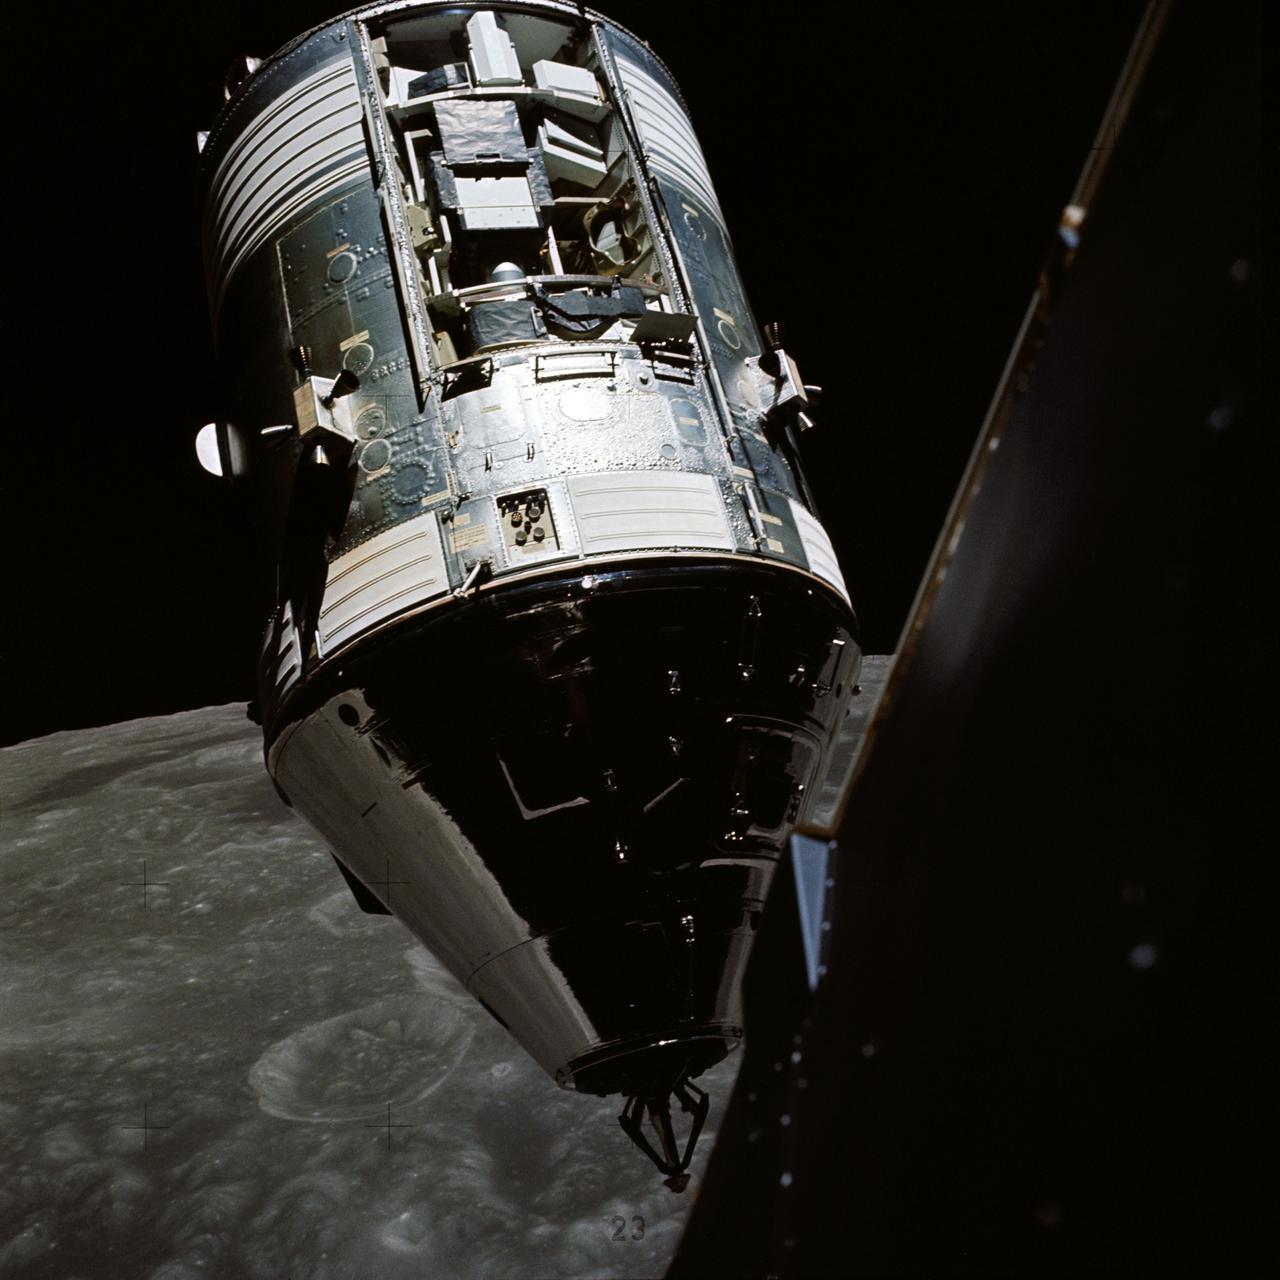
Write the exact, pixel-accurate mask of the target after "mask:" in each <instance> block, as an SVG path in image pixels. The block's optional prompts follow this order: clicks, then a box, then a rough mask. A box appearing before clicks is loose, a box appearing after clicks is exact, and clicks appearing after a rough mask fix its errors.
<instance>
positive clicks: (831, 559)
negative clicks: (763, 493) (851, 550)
mask: <svg viewBox="0 0 1280 1280" xmlns="http://www.w3.org/2000/svg"><path fill="white" fill-rule="evenodd" d="M790 502H791V514H792V515H793V516H794V517H795V521H796V528H797V529H798V530H799V531H800V541H801V543H802V544H803V546H804V554H805V556H806V558H807V559H808V561H809V570H810V572H811V573H816V574H817V575H818V577H819V578H825V579H826V581H828V582H829V583H831V585H832V586H833V587H835V589H836V590H837V591H838V592H839V593H840V594H841V595H842V596H844V598H845V600H846V601H847V600H848V599H849V592H848V589H847V588H846V587H845V585H844V575H843V574H842V573H841V572H840V562H839V560H837V559H836V551H835V548H834V547H833V546H832V545H831V539H830V538H829V537H827V531H826V530H825V529H824V528H823V527H822V525H820V524H819V523H818V521H817V520H815V519H814V518H813V516H811V515H810V514H809V512H808V511H806V510H805V509H804V507H802V506H801V505H800V504H799V503H798V502H796V500H795V499H794V498H792V499H790Z"/></svg>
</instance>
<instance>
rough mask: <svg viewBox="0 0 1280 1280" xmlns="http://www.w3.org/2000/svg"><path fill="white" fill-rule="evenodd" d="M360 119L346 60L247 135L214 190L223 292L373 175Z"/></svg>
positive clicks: (214, 240)
mask: <svg viewBox="0 0 1280 1280" xmlns="http://www.w3.org/2000/svg"><path fill="white" fill-rule="evenodd" d="M360 121H361V106H360V92H359V89H358V88H357V87H356V77H355V70H354V68H353V67H352V65H351V59H350V58H346V57H344V58H342V59H340V60H339V61H337V62H334V63H330V64H329V65H328V66H326V67H322V68H321V69H320V70H319V71H316V72H314V73H313V74H312V75H310V76H308V77H307V78H306V79H305V80H303V81H301V82H300V83H299V84H297V85H295V86H294V87H293V88H292V89H291V90H290V91H289V92H288V93H287V94H285V95H284V96H283V97H281V98H279V99H277V100H276V101H275V102H273V103H272V104H271V106H269V107H268V108H267V109H266V110H265V111H263V112H262V113H261V114H259V115H258V116H257V117H256V118H255V119H254V120H253V121H252V122H251V123H250V124H249V125H248V126H247V127H246V128H245V129H244V131H243V132H242V133H241V135H240V137H239V138H237V139H236V141H235V142H234V144H232V146H231V147H230V148H229V149H228V151H227V154H226V155H225V156H224V157H223V158H222V161H221V163H220V164H219V166H218V170H217V172H216V173H215V174H214V176H213V179H212V181H211V182H210V184H209V203H208V211H207V213H206V225H205V253H206V256H207V267H208V271H209V278H210V280H211V281H215V282H216V285H217V288H218V289H219V290H221V289H225V287H226V282H227V280H228V279H229V278H230V277H231V275H232V273H233V272H234V271H235V269H236V268H237V267H238V266H239V265H240V263H241V262H243V261H244V259H245V258H246V257H248V255H249V254H250V253H252V252H253V250H254V249H256V248H257V247H258V245H260V244H262V243H263V241H264V240H266V239H267V238H268V237H269V236H271V235H272V234H273V233H274V232H276V231H278V230H279V229H280V228H281V227H283V226H284V225H285V224H286V223H287V222H289V220H290V219H291V218H294V217H296V216H297V215H298V213H300V212H301V211H302V210H303V209H306V208H307V207H309V206H310V205H312V204H314V203H315V202H316V201H318V200H320V199H321V198H322V197H323V196H324V195H326V194H327V193H328V192H330V191H332V190H334V189H336V188H337V187H339V186H341V185H342V184H343V183H344V182H347V181H349V180H350V179H351V178H352V177H354V176H355V175H356V174H359V173H361V172H364V171H367V170H368V167H369V160H368V156H367V154H366V151H365V144H364V133H363V131H362V129H361V124H360ZM217 296H219V297H220V294H219V295H217Z"/></svg>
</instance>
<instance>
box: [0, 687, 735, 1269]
mask: <svg viewBox="0 0 1280 1280" xmlns="http://www.w3.org/2000/svg"><path fill="white" fill-rule="evenodd" d="M0 804H2V806H3V808H2V809H0V815H2V816H0V824H2V825H0V847H2V849H3V853H2V854H0V857H2V859H3V862H2V865H3V873H4V886H5V891H4V895H3V900H2V901H0V922H2V924H3V929H2V931H0V948H2V950H0V959H2V961H3V969H2V970H0V975H2V976H0V993H2V994H0V999H2V1001H3V1008H4V1016H3V1020H2V1022H0V1037H2V1038H0V1046H2V1049H3V1067H2V1069H3V1079H4V1084H5V1088H4V1090H3V1101H0V1119H2V1120H3V1130H4V1135H5V1136H4V1144H3V1147H4V1154H3V1157H2V1161H3V1178H2V1180H0V1241H2V1243H0V1274H2V1275H4V1276H6V1277H8V1278H9V1280H16V1278H17V1277H28V1276H30V1277H36V1276H40V1277H43V1276H50V1277H60V1278H67V1280H72V1278H77V1277H83V1278H85V1280H88V1278H90V1277H103V1276H110V1277H113V1278H114V1277H139V1278H142V1280H187V1278H188V1277H191V1278H194V1277H233V1278H235V1280H285V1278H286V1277H290V1278H292V1280H330V1278H331V1280H346V1278H348V1277H351V1278H359V1280H400V1278H402V1277H403V1278H404V1280H409V1278H412V1280H424V1277H430V1278H431V1280H451V1278H452V1277H460V1278H465V1277H477V1278H478V1280H479V1278H483V1280H499V1278H500V1277H517V1278H518V1280H533V1278H535V1277H573V1278H575V1280H576V1278H578V1277H588V1276H589V1277H607V1276H626V1277H641V1276H660V1275H661V1274H662V1273H663V1272H664V1271H665V1269H666V1266H667V1263H668V1261H669V1259H670V1257H671V1254H672V1252H673V1250H674V1248H675V1244H676V1241H677V1239H678V1236H679V1233H680V1231H681V1229H682V1227H683V1223H684V1217H685V1215H686V1214H687V1212H688V1210H689V1206H690V1204H691V1201H692V1195H693V1194H696V1189H697V1186H698V1183H699V1180H700V1178H701V1175H702V1171H703V1169H704V1167H705V1163H706V1159H707V1156H708V1153H709V1151H710V1148H711V1144H712V1140H713V1138H714V1131H715V1127H716V1123H717V1119H718V1115H719V1114H720V1113H722V1111H723V1107H724V1105H725V1103H726V1102H727V1099H728V1095H729V1092H730V1090H731V1088H732V1084H733V1078H734V1074H735V1072H736V1070H737V1062H736V1055H731V1057H730V1058H729V1059H728V1060H726V1061H725V1062H724V1063H722V1064H721V1065H720V1066H719V1067H717V1068H715V1069H714V1070H712V1071H710V1072H708V1073H706V1074H705V1075H704V1076H702V1077H701V1078H700V1081H699V1083H700V1084H701V1085H702V1086H703V1087H705V1088H708V1089H709V1090H710V1092H711V1096H712V1111H711V1118H710V1120H709V1122H708V1130H707V1132H706V1134H705V1135H704V1137H703V1139H702V1141H701V1143H700V1149H699V1155H698V1157H697V1158H696V1159H695V1162H694V1166H693V1180H692V1182H691V1187H690V1194H686V1195H683V1196H675V1195H673V1194H672V1193H671V1192H670V1191H668V1190H667V1189H666V1188H665V1187H664V1186H662V1184H661V1181H660V1178H659V1176H658V1174H657V1172H656V1170H654V1169H653V1168H652V1167H651V1166H650V1165H649V1164H648V1162H647V1161H645V1160H644V1158H643V1157H642V1156H641V1155H640V1154H639V1153H638V1152H637V1151H635V1150H634V1149H633V1148H632V1146H631V1144H630V1143H629V1142H628V1140H627V1138H626V1136H625V1135H624V1134H623V1133H622V1131H621V1130H620V1129H619V1128H618V1124H617V1120H616V1116H617V1112H618V1110H619V1107H620V1100H618V1099H596V1098H591V1097H584V1096H579V1095H576V1094H571V1093H566V1092H564V1091H562V1090H560V1089H558V1088H557V1087H556V1086H555V1085H554V1084H553V1083H552V1081H551V1080H549V1079H548V1078H547V1077H546V1076H545V1075H544V1074H543V1073H542V1071H541V1070H540V1069H539V1068H538V1067H536V1066H535V1065H534V1063H533V1062H532V1061H531V1060H530V1059H529V1058H527V1057H526V1056H525V1054H524V1052H523V1050H521V1049H520V1048H519V1046H518V1045H516V1043H515V1042H514V1041H513V1040H512V1039H511V1038H510V1037H509V1036H508V1034H507V1033H506V1032H505V1031H504V1030H503V1029H502V1027H501V1026H499V1025H498V1024H497V1023H496V1022H494V1021H492V1020H491V1019H490V1018H489V1016H488V1015H487V1014H485V1013H484V1011H483V1010H482V1009H481V1008H480V1007H479V1006H478V1005H477V1004H475V1003H474V1002H473V1001H472V1000H471V999H470V998H469V997H467V995H466V994H465V993H464V991H463V990H462V988H461V987H460V986H459V985H458V983H456V982H455V981H454V979H453V978H451V977H450V976H449V975H448V974H447V973H446V972H445V971H444V970H443V969H442V968H441V967H440V966H439V964H437V962H436V961H435V960H434V959H433V958H432V957H431V956H430V954H429V953H428V952H426V951H425V950H424V949H423V948H422V947H421V946H419V945H418V944H417V943H416V942H415V941H414V940H413V938H412V937H411V936H410V935H409V933H408V932H407V931H406V930H405V929H404V927H403V926H402V925H400V924H399V923H398V922H397V921H395V920H393V919H391V918H390V917H386V916H366V915H364V914H363V913H362V912H361V911H360V910H359V908H358V907H357V906H356V905H355V903H354V901H353V900H352V898H351V895H350V893H349V891H348V890H347V888H346V886H345V884H344V883H343V882H342V879H341V877H340V875H339V873H338V870H337V868H336V867H335V866H334V863H333V861H332V859H331V858H330V856H329V854H328V851H327V850H326V848H325V846H324V845H323V844H322V843H321V842H320V841H319V840H318V838H317V837H316V836H314V835H313V834H312V833H311V831H310V830H309V829H308V828H307V827H305V826H304V825H303V824H302V823H301V821H300V820H298V819H296V818H295V817H294V816H293V815H292V814H291V813H290V812H289V811H288V810H287V809H286V808H285V807H284V806H283V805H282V804H281V802H280V801H279V800H278V799H277V797H276V795H275V793H274V791H273V790H272V787H271V784H270V782H269V781H268V779H267V776H266V773H265V771H264V769H263V766H262V759H261V740H260V737H259V733H258V731H257V730H256V729H255V728H254V727H253V726H252V725H251V724H249V723H248V722H247V721H246V719H245V716H244V712H243V709H242V708H240V707H219V708H211V709H207V710H202V711H192V712H188V713H185V714H182V715H176V716H168V717H162V718H154V719H147V720H136V721H132V722H130V723H127V724H118V725H111V726H108V727H106V728H101V729H88V730H81V731H76V732H73V733H58V734H54V735H52V736H51V737H47V738H42V739H39V740H36V741H33V742H26V743H21V744H19V745H18V746H15V747H9V748H7V749H5V750H3V751H0Z"/></svg>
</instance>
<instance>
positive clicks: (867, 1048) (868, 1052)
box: [862, 1040, 876, 1058]
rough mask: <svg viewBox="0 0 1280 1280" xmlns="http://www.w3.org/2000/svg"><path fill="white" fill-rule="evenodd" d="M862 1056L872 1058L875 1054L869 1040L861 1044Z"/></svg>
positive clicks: (874, 1048) (873, 1046)
mask: <svg viewBox="0 0 1280 1280" xmlns="http://www.w3.org/2000/svg"><path fill="white" fill-rule="evenodd" d="M862 1056H863V1057H864V1058H874V1057H875V1056H876V1047H875V1045H873V1044H872V1043H871V1041H870V1040H868V1041H867V1043H866V1044H864V1045H863V1046H862Z"/></svg>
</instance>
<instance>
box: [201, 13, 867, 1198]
mask: <svg viewBox="0 0 1280 1280" xmlns="http://www.w3.org/2000/svg"><path fill="white" fill-rule="evenodd" d="M226 89H227V102H226V105H225V107H224V108H223V110H222V112H221V114H220V116H219V118H218V119H217V121H216V123H215V124H214V126H213V128H212V129H211V130H210V131H209V132H208V133H207V134H203V135H201V139H200V141H201V191H202V199H203V202H204V214H203V217H204V223H203V234H204V245H205V257H206V266H207V273H208V283H209V294H210V303H211V308H212V316H213V326H214V332H215V340H216V346H217V352H218V361H219V369H220V379H221V382H222V393H223V396H224V403H225V413H224V415H223V418H222V420H221V421H219V422H217V423H211V424H210V425H209V426H208V427H206V428H204V430H203V431H202V432H201V433H200V435H199V436H198V438H197V451H198V453H199V455H200V458H201V461H202V463H203V464H204V465H205V466H206V468H207V469H208V470H210V471H213V472H214V473H216V474H218V475H221V476H222V477H224V478H225V479H227V480H228V481H229V482H231V483H232V484H233V485H234V486H235V487H236V488H238V489H239V491H240V492H241V494H242V495H243V496H244V497H245V498H246V505H247V506H249V507H250V508H251V509H252V511H253V513H254V519H255V521H256V524H257V528H258V532H259V534H260V545H261V550H262V568H263V574H262V590H263V610H264V614H265V615H266V618H267V620H266V627H265V633H264V635H263V638H262V645H261V650H260V665H259V671H258V690H259V692H258V697H257V699H256V702H255V704H254V707H253V708H251V710H253V711H254V712H255V714H256V715H257V716H258V717H260V719H261V722H262V725H263V729H264V736H265V746H266V759H267V765H268V768H269V770H270V772H271V775H272V777H273V778H274V780H275V782H276V785H277V787H278V789H279V790H280V792H281V794H282V795H283V796H284V797H285V798H286V799H287V801H288V803H289V804H291V805H292V806H293V807H294V808H295V809H296V811H297V812H298V814H299V815H301V816H302V817H303V818H304V819H305V820H306V821H307V822H308V823H310V824H311V825H312V826H313V827H314V828H315V829H316V830H317V831H319V832H320V833H321V834H322V835H323V836H324V838H325V839H326V840H327V841H328V842H329V844H330V846H331V848H332V850H333V854H334V857H335V859H336V860H337V862H338V865H339V868H340V870H341V872H342V874H343V876H344V877H345V878H346V881H347V883H348V884H349V885H350V887H351V889H352V891H353V893H354V894H355V896H356V898H357V899H358V901H359V902H360V904H361V906H362V907H364V909H365V910H368V911H377V912H389V913H390V914H392V915H394V916H396V917H398V918H399V919H400V920H401V921H403V923H404V924H405V925H407V926H408V927H409V929H411V930H412V931H413V933H414V934H415V935H416V936H417V937H418V938H420V939H421V940H422V942H423V943H424V944H425V945H426V946H427V947H428V948H430V950H431V951H432V952H433V953H434V954H435V955H436V956H438V957H439V959H440V960H441V961H442V962H443V963H444V964H445V965H446V966H447V967H448V968H449V969H450V970H451V971H452V972H453V973H454V974H455V975H456V976H457V978H458V979H459V980H460V981H461V982H462V983H464V984H465V986H466V988H467V989H468V990H469V991H470V992H471V994H472V995H473V996H474V997H475V998H476V999H477V1000H479V1001H480V1002H481V1003H482V1004H483V1005H484V1007H485V1008H486V1009H487V1010H488V1011H489V1012H490V1013H491V1014H492V1015H493V1016H494V1017H495V1018H497V1019H498V1020H499V1021H500V1022H501V1023H502V1024H503V1025H504V1026H505V1027H507V1028H508V1029H509V1030H510V1032H511V1034H512V1035H513V1036H514V1037H515V1038H516V1039H517V1040H518V1041H519V1042H520V1044H521V1045H523V1046H524V1048H525V1049H526V1050H527V1051H528V1052H529V1053H530V1054H531V1055H532V1056H533V1058H534V1059H535V1060H536V1061H537V1062H539V1063H540V1064H541V1065H542V1066H543V1067H544V1068H545V1069H546V1071H547V1072H548V1073H549V1074H550V1075H551V1076H553V1077H554V1079H555V1080H556V1081H557V1082H558V1083H559V1084H560V1085H562V1086H564V1087H565V1088H569V1089H576V1090H581V1091H583V1092H587V1093H594V1094H602V1095H603V1094H620V1095H622V1096H623V1098H624V1099H625V1102H624V1104H623V1109H622V1114H621V1116H620V1121H621V1123H622V1126H623V1128H624V1129H625V1130H626V1131H627V1132H628V1134H629V1135H630V1136H631V1137H632V1138H633V1140H634V1141H635V1142H636V1143H637V1144H638V1145H639V1146H640V1147H641V1148H642V1149H643V1150H644V1151H645V1152H646V1153H647V1154H648V1155H649V1156H650V1157H651V1158H652V1159H653V1161H654V1162H655V1164H656V1165H657V1166H658V1167H659V1169H660V1170H661V1172H662V1173H663V1174H664V1175H665V1177H666V1180H667V1185H669V1186H670V1187H672V1189H673V1190H682V1189H683V1188H684V1186H685V1185H686V1182H687V1178H688V1174H687V1172H686V1171H687V1168H688V1164H689V1160H690V1157H691V1155H692V1150H693V1144H694V1142H695V1141H696V1139H697V1135H698V1131H699V1129H700V1128H701V1126H702V1123H703V1120H704V1119H705V1117H706V1113H707V1106H708V1099H707V1096H706V1094H705V1093H704V1092H703V1091H702V1090H700V1089H699V1088H698V1087H697V1085H696V1084H695V1083H694V1080H695V1079H696V1077H697V1076H698V1075H699V1074H700V1073H701V1072H703V1071H705V1070H706V1069H707V1068H708V1067H710V1066H711V1065H713V1064H714V1063H716V1062H717V1061H719V1060H720V1059H722V1058H723V1057H724V1056H725V1055H726V1054H727V1053H728V1052H729V1051H730V1050H732V1049H734V1048H735V1047H736V1046H737V1045H738V1043H739V1042H740V1040H741V1038H742V1034H743V1032H742V1014H741V996H740V986H741V978H742V973H743V970H744V968H745V965H746V962H747V958H748V954H749V952H750V948H751V942H752V935H753V931H754V930H755V928H756V926H757V924H758V922H759V920H760V917H761V912H762V909H763V907H764V903H765V899H766V895H767V893H768V891H769V886H770V881H771V879H772V877H773V876H774V874H775V872H776V871H777V869H778V865H779V862H780V861H781V860H783V859H784V858H785V857H786V855H787V849H788V841H789V838H790V837H791V835H792V833H793V832H794V831H795V830H797V829H801V830H806V831H809V832H813V833H818V834H829V833H830V832H831V831H832V830H834V827H835V824H836V821H837V819H838V815H839V812H840V809H841V807H842V804H843V799H844V794H845V791H846V790H847V786H848V781H849V776H850V772H851V765H852V758H853V754H854V745H855V744H854V741H853V736H852V734H851V733H850V731H849V730H848V729H847V728H846V727H845V726H846V723H847V721H846V715H847V711H848V708H849V700H850V698H851V696H852V694H853V692H854V691H855V685H856V681H857V679H858V670H859V664H860V660H861V654H860V650H859V646H858V642H857V633H856V622H855V619H854V614H853V612H852V609H851V607H850V602H849V599H848V595H847V592H846V589H845V585H844V581H843V579H842V577H841V573H840V568H839V565H838V563H837V559H836V555H835V553H834V551H833V548H832V545H831V541H830V539H829V538H828V536H827V534H826V533H825V532H824V530H823V527H822V525H821V524H820V523H819V521H818V518H817V515H816V513H815V511H814V504H813V500H812V497H811V495H810V493H809V491H808V489H807V488H806V485H805V481H804V478H803V476H802V474H801V471H800V468H799V465H798V462H797V458H796V437H797V434H798V433H799V432H800V431H803V430H804V429H806V428H807V427H809V426H810V425H811V421H810V418H809V416H808V415H809V411H810V410H811V408H812V404H813V402H814V400H815V399H816V397H817V394H818V389H817V388H815V387H809V386H806V385H805V384H804V383H803V381H802V380H801V378H800V375H799V373H798V371H797V369H796V365H795V363H794V361H793V360H792V358H791V357H790V356H789V355H788V354H787V353H786V352H785V351H784V350H783V349H782V347H781V345H780V343H779V340H778V333H777V330H776V329H773V328H772V327H771V328H770V330H769V331H768V333H767V334H766V335H762V334H761V332H760V330H759V329H758V328H757V325H756V322H755V321H754V319H753V317H752V313H751V310H750V308H749V306H748V303H747V300H746V296H745V293H744V291H743V286H742V283H741V281H740V279H739V276H738V272H737V269H736V267H735V265H734V259H733V254H732V251H731V248H730V241H729V234H728V231H727V229H726V226H725V221H724V218H723V215H722V213H721V209H720V206H719V203H718V202H717V199H716V193H715V189H714V187H713V186H712V183H711V180H710V178H709V176H708V172H707V165H706V162H705V160H704V158H703V154H702V152H701V150H700V148H699V145H698V142H697V139H696V137H695V135H694V132H693V128H692V126H691V125H690V122H689V119H688V115H687V113H686V109H685V107H684V105H683V103H682V100H681V96H680V92H679V90H678V89H677V87H676V85H675V83H674V82H673V80H672V78H671V76H670V74H669V73H668V72H667V70H666V69H665V67H664V66H663V65H662V63H661V62H660V61H659V60H658V58H657V57H656V56H655V55H654V54H653V53H652V52H651V51H650V50H649V48H648V47H647V46H646V45H645V44H644V43H643V42H642V41H640V40H638V39H637V38H636V37H635V36H633V35H632V34H630V33H629V32H628V31H626V30H624V29H623V28H622V27H620V26H618V25H617V24H616V23H615V22H613V21H611V20H610V19H608V18H607V17H605V16H603V15H600V14H597V13H593V12H591V11H590V10H586V9H583V8H582V7H581V6H578V5H576V4H569V3H560V2H559V0H521V3H512V4H505V5H485V6H475V5H466V4H463V5H459V4H456V3H449V4H433V3H410V4H403V3H391V4H376V5H371V6H368V7H366V8H363V9H359V10H356V11H354V12H352V13H351V14H349V15H347V16H345V17H341V18H337V19H334V20H333V21H332V22H329V23H327V24H326V25H324V26H321V27H318V28H316V29H314V30H312V31H310V32H308V33H306V34H305V35H302V36H299V37H298V38H297V39H295V40H294V41H293V42H292V43H290V44H289V45H287V46H286V47H285V48H283V49H281V50H280V51H279V52H278V53H276V54H275V55H274V56H273V57H271V58H268V59H266V60H264V61H262V62H257V61H256V60H253V59H244V60H243V61H242V62H241V63H240V64H239V66H238V68H237V69H235V70H234V71H233V73H232V75H230V76H229V78H228V82H227V86H226ZM842 729H844V731H843V732H842ZM673 1102H675V1103H676V1104H678V1108H679V1110H680V1111H683V1112H684V1113H685V1115H686V1119H685V1120H683V1121H681V1123H680V1125H675V1124H673V1122H672V1117H671V1108H672V1103H673ZM678 1129H682V1130H683V1132H677V1130H678Z"/></svg>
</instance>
